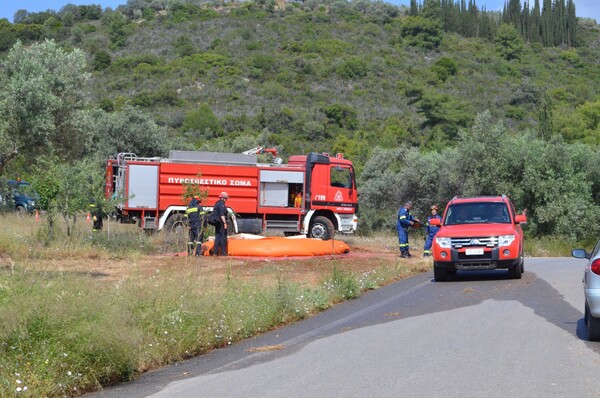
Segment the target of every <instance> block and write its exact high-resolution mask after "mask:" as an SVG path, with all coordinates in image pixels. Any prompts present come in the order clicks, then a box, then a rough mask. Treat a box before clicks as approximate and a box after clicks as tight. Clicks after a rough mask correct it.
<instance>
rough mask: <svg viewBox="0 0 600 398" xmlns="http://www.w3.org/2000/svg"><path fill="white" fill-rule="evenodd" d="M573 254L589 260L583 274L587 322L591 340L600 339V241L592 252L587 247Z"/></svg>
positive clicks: (572, 253)
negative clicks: (587, 250)
mask: <svg viewBox="0 0 600 398" xmlns="http://www.w3.org/2000/svg"><path fill="white" fill-rule="evenodd" d="M571 255H572V256H573V257H575V258H586V259H588V260H589V261H588V263H587V265H586V266H585V272H584V274H583V292H584V294H585V324H586V326H587V328H588V335H589V338H590V340H591V341H600V241H598V243H596V247H594V250H593V251H592V252H591V253H588V252H586V251H585V249H574V250H573V251H572V252H571Z"/></svg>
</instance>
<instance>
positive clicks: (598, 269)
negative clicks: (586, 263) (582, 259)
mask: <svg viewBox="0 0 600 398" xmlns="http://www.w3.org/2000/svg"><path fill="white" fill-rule="evenodd" d="M590 269H591V270H592V272H593V273H594V274H596V275H600V258H597V259H596V260H594V261H592V265H591V266H590Z"/></svg>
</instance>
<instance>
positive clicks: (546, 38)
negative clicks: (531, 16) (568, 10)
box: [541, 0, 554, 47]
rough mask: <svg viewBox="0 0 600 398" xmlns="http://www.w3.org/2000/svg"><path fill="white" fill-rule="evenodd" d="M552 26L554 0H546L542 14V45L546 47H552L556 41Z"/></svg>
mask: <svg viewBox="0 0 600 398" xmlns="http://www.w3.org/2000/svg"><path fill="white" fill-rule="evenodd" d="M552 27H553V25H552V0H544V6H543V8H542V16H541V32H542V45H544V47H550V46H551V45H552V44H553V42H554V30H553V29H552Z"/></svg>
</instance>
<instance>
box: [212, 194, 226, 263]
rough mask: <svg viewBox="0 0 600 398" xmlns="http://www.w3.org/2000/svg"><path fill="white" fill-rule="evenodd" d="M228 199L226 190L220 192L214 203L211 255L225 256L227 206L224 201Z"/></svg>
mask: <svg viewBox="0 0 600 398" xmlns="http://www.w3.org/2000/svg"><path fill="white" fill-rule="evenodd" d="M227 199H229V195H228V194H227V192H221V194H220V195H219V200H217V203H215V206H214V210H213V211H214V212H215V213H216V214H217V216H218V220H217V221H216V222H215V245H214V246H213V250H212V255H213V256H227V229H228V225H227V208H226V207H225V202H226V201H227Z"/></svg>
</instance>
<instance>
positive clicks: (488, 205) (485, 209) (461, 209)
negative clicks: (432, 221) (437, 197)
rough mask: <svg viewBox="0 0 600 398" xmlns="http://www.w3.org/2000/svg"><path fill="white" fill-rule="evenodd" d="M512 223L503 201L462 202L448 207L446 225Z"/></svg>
mask: <svg viewBox="0 0 600 398" xmlns="http://www.w3.org/2000/svg"><path fill="white" fill-rule="evenodd" d="M485 223H501V224H510V217H509V213H508V208H507V207H506V204H505V203H503V202H498V203H496V202H484V203H481V202H480V203H461V204H454V205H451V206H450V207H449V208H448V211H447V213H446V220H445V221H444V224H445V225H460V224H485Z"/></svg>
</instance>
